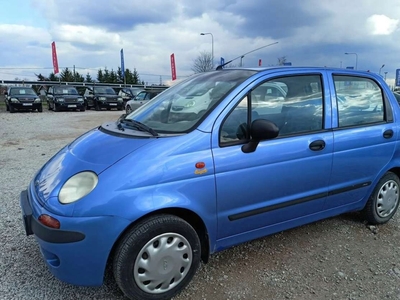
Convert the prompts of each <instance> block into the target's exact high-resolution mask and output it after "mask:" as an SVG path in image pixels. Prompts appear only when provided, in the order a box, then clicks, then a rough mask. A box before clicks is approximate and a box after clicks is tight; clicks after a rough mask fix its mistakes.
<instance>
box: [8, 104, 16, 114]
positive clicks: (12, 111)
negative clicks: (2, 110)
mask: <svg viewBox="0 0 400 300" xmlns="http://www.w3.org/2000/svg"><path fill="white" fill-rule="evenodd" d="M9 108H10V113H12V114H13V113H15V108H14V107H13V106H12V105H10V106H9Z"/></svg>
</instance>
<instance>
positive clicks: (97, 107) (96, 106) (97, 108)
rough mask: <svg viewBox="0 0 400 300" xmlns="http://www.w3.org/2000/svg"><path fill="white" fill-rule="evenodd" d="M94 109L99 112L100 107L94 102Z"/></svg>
mask: <svg viewBox="0 0 400 300" xmlns="http://www.w3.org/2000/svg"><path fill="white" fill-rule="evenodd" d="M95 109H96V110H97V111H99V110H100V106H99V104H98V103H97V102H96V104H95Z"/></svg>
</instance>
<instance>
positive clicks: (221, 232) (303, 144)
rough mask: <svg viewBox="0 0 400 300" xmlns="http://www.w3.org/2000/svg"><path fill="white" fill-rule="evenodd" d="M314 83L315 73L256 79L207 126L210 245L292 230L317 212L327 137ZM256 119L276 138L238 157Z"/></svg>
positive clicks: (326, 167) (326, 173) (327, 166)
mask: <svg viewBox="0 0 400 300" xmlns="http://www.w3.org/2000/svg"><path fill="white" fill-rule="evenodd" d="M322 82H323V76H322V74H309V75H308V74H301V75H299V76H290V77H280V78H276V79H274V80H269V81H264V82H262V81H261V82H260V83H259V84H258V85H257V86H256V87H254V88H252V89H251V90H249V91H248V93H247V94H246V96H245V97H243V98H242V99H241V100H240V101H239V102H238V103H237V105H236V107H235V108H234V109H233V110H232V111H231V112H230V113H229V114H228V115H227V117H226V118H225V119H224V120H223V121H222V122H221V125H219V126H217V125H216V126H215V129H214V132H213V156H214V162H215V172H216V175H215V176H216V186H217V208H218V209H217V211H218V235H217V238H218V239H219V241H218V243H219V246H218V247H220V248H224V247H227V246H231V245H233V244H236V243H240V242H243V241H246V240H249V239H253V238H257V237H260V236H264V235H266V234H269V233H272V232H276V231H279V230H283V229H286V228H288V227H292V226H289V224H293V226H294V225H300V224H301V223H302V220H301V219H300V218H302V217H304V216H307V215H312V214H316V213H318V212H320V211H321V210H322V209H323V206H324V202H325V200H326V196H327V192H328V187H329V179H330V174H331V168H332V151H333V133H332V132H331V131H330V130H327V129H326V127H328V126H329V125H328V124H330V121H329V120H328V119H327V117H326V116H325V117H324V113H325V106H326V105H327V104H326V103H329V101H330V100H329V97H324V95H323V93H324V92H323V89H322V87H323V84H322ZM325 98H327V99H325ZM250 111H251V112H250ZM259 118H262V119H268V120H270V121H273V122H274V123H275V124H276V125H277V126H278V127H279V128H280V134H279V136H278V137H277V138H275V139H271V140H266V141H261V142H260V143H259V144H258V146H257V148H256V150H255V151H254V152H252V153H244V152H243V151H242V149H241V148H242V145H243V144H245V143H247V141H248V139H249V136H248V133H247V132H248V130H249V128H248V125H247V124H251V121H253V120H255V119H259ZM296 222H297V223H296ZM273 225H276V226H273Z"/></svg>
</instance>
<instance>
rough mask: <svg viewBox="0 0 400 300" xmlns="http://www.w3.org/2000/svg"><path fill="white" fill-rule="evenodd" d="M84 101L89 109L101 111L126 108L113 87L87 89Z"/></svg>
mask: <svg viewBox="0 0 400 300" xmlns="http://www.w3.org/2000/svg"><path fill="white" fill-rule="evenodd" d="M84 100H85V104H86V108H87V109H91V108H92V107H93V108H94V109H96V110H101V109H102V108H106V109H107V110H110V109H112V108H116V109H117V110H123V108H124V107H123V101H122V98H121V97H119V96H118V95H117V94H116V93H115V91H114V89H113V88H112V87H106V86H91V87H87V88H86V90H85V93H84Z"/></svg>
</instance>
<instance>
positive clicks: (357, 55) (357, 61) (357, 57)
mask: <svg viewBox="0 0 400 300" xmlns="http://www.w3.org/2000/svg"><path fill="white" fill-rule="evenodd" d="M344 54H347V55H349V54H354V55H355V56H356V70H357V62H358V55H357V53H355V52H345V53H344Z"/></svg>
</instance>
